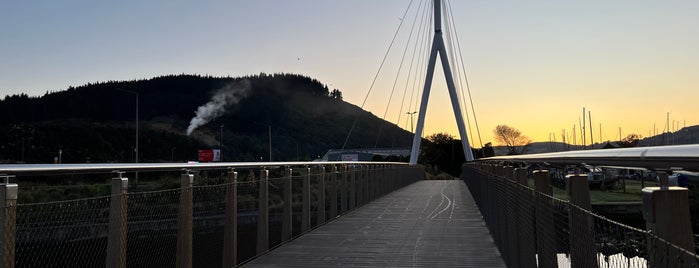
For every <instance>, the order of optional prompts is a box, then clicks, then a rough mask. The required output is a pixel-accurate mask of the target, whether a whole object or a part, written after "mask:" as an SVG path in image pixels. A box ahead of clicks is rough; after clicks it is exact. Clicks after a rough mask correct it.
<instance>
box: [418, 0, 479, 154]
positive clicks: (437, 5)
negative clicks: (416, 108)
mask: <svg viewBox="0 0 699 268" xmlns="http://www.w3.org/2000/svg"><path fill="white" fill-rule="evenodd" d="M433 10H434V38H433V39H432V50H431V52H430V59H429V62H428V64H427V74H426V77H425V87H424V89H423V91H422V101H421V102H420V113H419V114H418V119H417V129H416V130H415V134H414V136H413V148H412V150H411V153H410V164H411V165H415V164H417V157H418V154H419V153H420V143H421V142H422V130H423V127H424V124H425V113H426V112H427V102H428V100H429V96H430V89H431V87H432V78H433V76H434V67H435V65H436V64H437V55H439V56H440V61H441V62H442V69H443V70H444V78H445V79H446V82H447V89H448V90H449V97H450V98H451V106H452V108H453V110H454V117H455V118H456V126H457V127H458V129H459V136H460V137H461V146H462V147H463V150H464V156H465V157H466V161H467V162H470V161H473V152H472V151H471V145H470V144H469V142H468V135H467V133H466V128H465V126H464V119H463V115H462V113H461V106H460V104H459V99H458V95H457V94H456V86H455V84H454V77H453V75H452V71H451V67H450V66H449V57H447V54H446V53H447V49H446V47H445V46H444V39H443V38H442V1H441V0H434V8H433Z"/></svg>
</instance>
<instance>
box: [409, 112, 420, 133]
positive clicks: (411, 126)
mask: <svg viewBox="0 0 699 268" xmlns="http://www.w3.org/2000/svg"><path fill="white" fill-rule="evenodd" d="M416 113H417V112H407V113H406V114H409V115H410V132H414V130H413V115H414V114H416Z"/></svg>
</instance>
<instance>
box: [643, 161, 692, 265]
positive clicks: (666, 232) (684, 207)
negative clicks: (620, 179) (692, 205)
mask: <svg viewBox="0 0 699 268" xmlns="http://www.w3.org/2000/svg"><path fill="white" fill-rule="evenodd" d="M658 175H659V176H660V177H661V180H662V181H667V176H668V174H667V173H665V172H661V173H660V174H658ZM665 187H667V186H666V185H661V187H646V188H643V217H644V219H645V220H646V228H648V229H649V230H651V233H652V234H655V235H657V236H658V237H659V238H661V239H664V240H666V241H667V243H672V244H674V245H677V246H678V247H680V248H682V249H684V250H686V251H688V252H691V253H694V239H693V235H692V224H691V217H690V214H689V191H688V190H687V188H683V187H676V186H672V187H667V189H663V188H665ZM648 240H649V243H650V245H648V246H649V247H648V248H649V251H650V252H654V251H659V250H661V249H658V248H662V250H663V251H664V252H662V253H656V254H648V255H649V260H648V261H649V267H650V266H652V267H679V266H682V258H683V257H688V254H687V253H686V252H682V250H680V249H677V248H675V247H672V246H666V245H662V243H665V242H660V241H659V240H658V239H656V238H655V237H650V238H649V239H648ZM663 255H665V256H663ZM692 261H693V260H692ZM685 265H686V264H685Z"/></svg>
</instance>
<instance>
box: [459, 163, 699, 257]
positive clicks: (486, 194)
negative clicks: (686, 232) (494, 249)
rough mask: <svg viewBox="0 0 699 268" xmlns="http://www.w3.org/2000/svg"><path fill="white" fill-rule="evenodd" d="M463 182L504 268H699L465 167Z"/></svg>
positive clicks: (648, 238) (593, 217) (662, 245)
mask: <svg viewBox="0 0 699 268" xmlns="http://www.w3.org/2000/svg"><path fill="white" fill-rule="evenodd" d="M463 177H464V180H465V181H466V183H467V185H468V186H469V190H470V191H471V194H472V196H473V197H474V200H475V201H476V204H477V205H478V207H479V209H480V210H481V214H482V215H483V218H484V220H485V222H486V225H487V226H488V228H489V230H490V232H491V235H492V236H493V239H494V241H495V244H496V245H497V246H498V249H499V250H500V252H501V255H502V257H503V259H504V260H505V262H506V263H507V264H508V266H517V267H534V266H538V267H699V258H698V257H697V255H696V254H695V253H694V252H688V251H686V250H683V249H680V248H679V247H677V246H676V245H673V244H671V243H669V242H667V241H666V240H663V239H661V238H658V237H657V236H655V235H654V234H652V233H650V232H649V231H646V230H640V229H637V228H633V227H630V226H627V225H624V224H621V223H618V222H615V221H612V220H609V219H607V218H605V217H603V216H600V215H597V214H595V213H592V212H591V211H589V210H585V209H582V208H580V207H578V206H576V205H573V204H571V203H569V202H568V201H564V200H560V199H557V198H554V197H552V196H550V195H547V194H543V193H541V192H537V191H535V190H534V189H532V188H529V187H528V186H525V185H520V184H517V183H516V182H514V181H510V180H507V179H505V178H504V177H499V176H494V175H488V174H486V173H483V172H480V171H478V170H475V169H473V168H468V167H465V168H464V170H463Z"/></svg>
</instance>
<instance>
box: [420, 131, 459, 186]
mask: <svg viewBox="0 0 699 268" xmlns="http://www.w3.org/2000/svg"><path fill="white" fill-rule="evenodd" d="M422 144H423V145H422V150H421V151H422V153H421V154H420V162H421V163H423V164H425V166H427V168H428V169H432V171H433V172H436V173H435V174H437V173H439V172H446V173H449V174H451V175H452V176H454V177H458V176H459V174H460V173H461V164H462V163H464V161H465V160H466V159H465V157H464V151H463V147H461V140H457V139H455V138H454V136H452V135H449V134H447V133H435V134H432V135H430V136H427V141H425V142H423V143H422Z"/></svg>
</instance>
